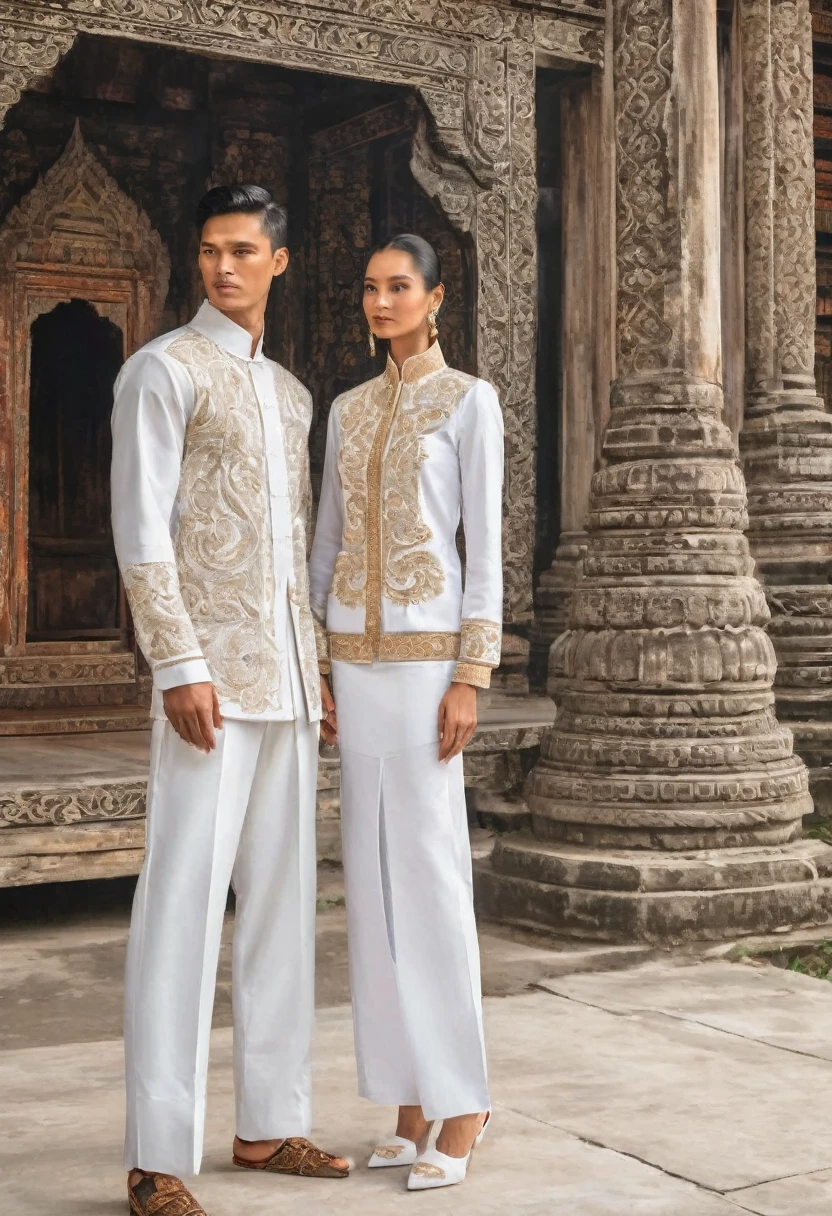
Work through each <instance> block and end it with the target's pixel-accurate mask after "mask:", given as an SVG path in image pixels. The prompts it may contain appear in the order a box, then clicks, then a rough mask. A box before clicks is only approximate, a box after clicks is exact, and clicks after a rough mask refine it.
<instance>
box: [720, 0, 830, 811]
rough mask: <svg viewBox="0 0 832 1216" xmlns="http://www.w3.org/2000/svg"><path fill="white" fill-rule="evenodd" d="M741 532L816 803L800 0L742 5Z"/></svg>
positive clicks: (821, 712) (823, 672)
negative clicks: (745, 513)
mask: <svg viewBox="0 0 832 1216" xmlns="http://www.w3.org/2000/svg"><path fill="white" fill-rule="evenodd" d="M742 38H743V47H742V54H743V61H744V64H745V73H744V78H745V84H744V93H745V95H744V115H745V181H746V301H747V313H746V335H747V337H746V369H747V372H746V379H747V396H746V416H745V425H744V429H743V432H742V435H741V437H740V443H741V448H742V452H743V458H744V465H745V475H746V480H747V483H748V508H749V517H750V523H749V539H750V541H751V547H752V552H753V553H754V556H755V557H756V558H757V563H758V568H759V570H760V574H761V577H762V579H763V581H764V583H765V587H766V594H767V598H768V604H769V608H770V609H771V613H772V620H771V624H770V625H769V634H770V636H771V638H772V640H773V642H774V647H775V651H776V654H777V661H778V671H777V679H776V693H777V705H778V710H779V712H780V714H781V716H782V717H784V718H786V719H787V720H788V721H789V724H790V726H791V727H792V729H793V731H794V735H795V745H796V747H797V749H798V751H800V752H801V754H803V755H804V756H805V758H806V759H807V762H808V763H809V764H810V768H811V774H812V789H813V792H814V793H816V796H817V797H818V798H819V799H820V800H821V802H822V804H823V805H822V807H821V808H820V809H824V810H827V811H828V809H829V791H830V781H829V774H830V772H832V730H830V729H829V726H828V719H829V710H830V706H832V602H830V597H829V596H828V595H826V594H825V592H824V591H823V588H822V587H819V586H818V584H819V583H821V584H825V583H826V582H827V581H828V579H829V576H830V574H832V417H830V415H829V414H828V413H827V412H826V411H825V409H824V404H823V400H822V398H820V397H818V396H817V395H816V391H815V376H814V359H815V351H814V330H815V299H816V286H815V234H814V148H813V129H812V128H813V103H812V29H811V13H810V8H809V3H808V0H748V2H747V3H745V4H743V6H742Z"/></svg>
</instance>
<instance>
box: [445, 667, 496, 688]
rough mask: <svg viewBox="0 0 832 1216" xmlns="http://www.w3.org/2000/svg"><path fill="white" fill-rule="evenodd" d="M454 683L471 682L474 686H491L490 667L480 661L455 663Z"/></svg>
mask: <svg viewBox="0 0 832 1216" xmlns="http://www.w3.org/2000/svg"><path fill="white" fill-rule="evenodd" d="M452 682H453V683H454V684H473V686H474V688H490V687H491V668H490V667H484V666H483V665H482V664H481V663H457V665H456V671H455V672H454V676H453V681H452Z"/></svg>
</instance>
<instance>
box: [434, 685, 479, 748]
mask: <svg viewBox="0 0 832 1216" xmlns="http://www.w3.org/2000/svg"><path fill="white" fill-rule="evenodd" d="M476 729H477V690H476V688H474V686H473V684H452V685H451V687H450V688H449V689H448V691H447V692H446V693H445V695H444V697H443V698H442V704H441V705H440V706H439V739H440V743H439V759H440V760H444V761H445V763H446V764H447V763H449V762H450V761H451V760H453V758H454V756H458V755H459V753H460V752H461V751H462V749H463V748H464V747H467V746H468V744H469V743H470V742H471V736H472V735H473V733H474V731H475V730H476Z"/></svg>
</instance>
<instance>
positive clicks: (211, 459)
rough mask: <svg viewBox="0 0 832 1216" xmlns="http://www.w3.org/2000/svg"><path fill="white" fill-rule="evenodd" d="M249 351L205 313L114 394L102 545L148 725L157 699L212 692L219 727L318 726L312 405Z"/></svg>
mask: <svg viewBox="0 0 832 1216" xmlns="http://www.w3.org/2000/svg"><path fill="white" fill-rule="evenodd" d="M251 343H252V340H251V335H250V334H249V333H248V332H247V331H246V330H244V329H242V328H241V327H240V326H239V325H236V324H235V323H234V322H233V321H231V320H230V319H229V318H228V317H226V316H224V314H223V313H221V312H219V310H217V309H216V308H213V307H212V305H211V304H209V303H207V302H206V303H204V304H203V305H202V307H201V308H200V309H199V311H198V313H197V314H196V316H195V317H194V319H193V321H192V322H191V323H190V324H189V325H187V326H185V327H183V328H182V329H178V330H174V331H173V332H172V333H169V334H165V335H163V336H162V337H160V338H157V339H155V340H154V341H153V342H150V343H148V345H147V346H145V347H143V348H142V349H141V350H140V351H138V352H137V353H136V354H135V355H133V357H132V358H131V359H128V361H127V363H126V364H125V365H124V367H123V368H122V371H121V373H120V375H119V378H118V380H117V382H116V391H115V405H114V408H113V465H112V506H113V513H112V518H113V536H114V540H115V546H116V553H117V556H118V560H119V565H120V567H121V571H122V577H123V579H124V585H125V589H126V591H127V595H128V599H129V601H130V607H131V610H132V614H133V620H134V624H135V627H136V634H137V637H138V640H139V644H140V646H141V648H142V651H143V652H144V655H145V657H146V658H147V660H148V663H149V664H150V667H151V670H152V672H153V682H154V709H153V712H154V715H155V716H163V711H162V708H161V692H162V691H164V690H165V689H167V688H173V687H175V686H177V685H180V684H188V683H196V682H198V681H207V680H211V681H213V683H214V685H215V687H216V688H217V692H218V694H219V697H220V703H221V705H222V708H223V713H224V714H225V715H226V716H229V717H238V716H240V717H259V718H265V719H290V718H294V717H296V716H298V715H299V714H300V713H302V712H305V713H306V714H308V715H309V717H310V718H312V719H315V718H318V717H319V716H320V681H319V674H318V669H317V655H316V642H315V631H314V625H313V621H312V617H311V613H310V612H309V605H308V582H307V570H306V524H307V518H308V512H309V507H310V489H309V456H308V432H309V424H310V421H311V417H312V400H311V396H310V394H309V392H308V391H307V390H306V389H305V388H304V387H303V385H301V384H300V383H299V381H297V380H296V379H295V377H294V376H292V375H290V373H289V372H287V371H286V370H285V369H284V368H282V367H280V365H279V364H277V363H274V362H272V361H271V360H270V359H267V358H265V357H264V355H263V342H262V338H261V339H260V341H259V342H258V344H257V347H256V350H255V353H254V355H252V353H251ZM298 658H299V665H298V661H297V659H298ZM298 666H299V668H300V670H298ZM304 702H305V704H304Z"/></svg>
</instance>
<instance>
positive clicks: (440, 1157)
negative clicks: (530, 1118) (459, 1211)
mask: <svg viewBox="0 0 832 1216" xmlns="http://www.w3.org/2000/svg"><path fill="white" fill-rule="evenodd" d="M490 1122H491V1111H489V1112H488V1114H487V1115H486V1116H485V1121H484V1123H483V1125H482V1128H481V1129H480V1131H479V1133H478V1135H477V1138H476V1140H475V1141H474V1143H473V1144H472V1145H471V1151H470V1153H469V1154H468V1156H467V1157H448V1156H447V1155H446V1154H445V1153H440V1151H439V1149H438V1148H429V1149H426V1150H425V1152H424V1153H420V1154H419V1156H418V1157H417V1158H416V1161H415V1162H414V1165H413V1168H412V1170H411V1171H410V1174H409V1175H408V1179H407V1189H408V1190H409V1191H430V1190H433V1189H434V1188H436V1187H439V1186H456V1185H457V1184H458V1183H460V1182H464V1181H465V1176H466V1174H467V1173H468V1167H469V1166H470V1164H471V1158H472V1157H473V1155H474V1149H475V1148H476V1147H477V1145H478V1144H481V1143H482V1140H483V1136H484V1135H485V1132H486V1128H487V1127H488V1125H489V1123H490Z"/></svg>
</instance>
